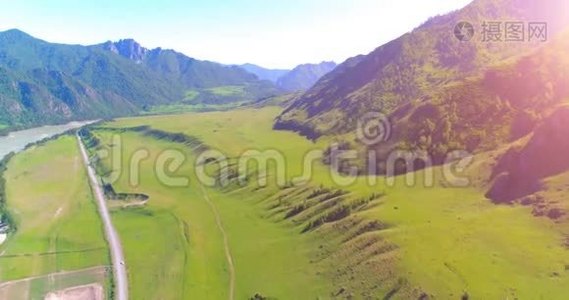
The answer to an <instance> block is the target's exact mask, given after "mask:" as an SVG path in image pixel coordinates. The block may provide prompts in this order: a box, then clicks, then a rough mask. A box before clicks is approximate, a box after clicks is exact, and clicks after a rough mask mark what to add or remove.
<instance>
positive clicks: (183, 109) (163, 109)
mask: <svg viewBox="0 0 569 300" xmlns="http://www.w3.org/2000/svg"><path fill="white" fill-rule="evenodd" d="M245 103H246V102H240V101H237V102H230V103H223V104H203V103H196V104H187V103H179V104H165V105H156V106H152V107H150V109H148V110H144V111H142V112H141V114H142V115H167V114H182V113H189V112H207V111H223V110H229V109H235V108H237V107H239V106H241V105H243V104H245Z"/></svg>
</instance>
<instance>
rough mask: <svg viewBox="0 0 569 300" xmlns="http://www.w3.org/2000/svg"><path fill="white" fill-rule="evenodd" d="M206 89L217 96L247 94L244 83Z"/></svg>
mask: <svg viewBox="0 0 569 300" xmlns="http://www.w3.org/2000/svg"><path fill="white" fill-rule="evenodd" d="M206 91H208V92H210V93H212V94H213V95H216V96H243V95H245V86H242V85H226V86H219V87H214V88H209V89H206Z"/></svg>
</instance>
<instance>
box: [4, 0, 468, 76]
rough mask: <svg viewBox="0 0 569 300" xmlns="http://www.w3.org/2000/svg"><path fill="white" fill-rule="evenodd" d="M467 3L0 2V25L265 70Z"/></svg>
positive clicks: (358, 44) (372, 42) (342, 51)
mask: <svg viewBox="0 0 569 300" xmlns="http://www.w3.org/2000/svg"><path fill="white" fill-rule="evenodd" d="M468 2H470V0H279V1H275V0H205V1H204V0H201V1H195V0H185V1H183V0H160V1H150V0H136V1H135V0H114V1H112V0H17V1H16V0H0V3H1V9H0V30H6V29H11V28H18V29H21V30H23V31H26V32H28V33H30V34H32V35H34V36H36V37H39V38H42V39H44V40H47V41H50V42H59V43H71V44H96V43H101V42H104V41H107V40H118V39H121V38H134V39H135V40H137V41H138V42H140V43H141V44H143V45H144V46H146V47H148V48H154V47H163V48H171V49H175V50H177V51H180V52H183V53H185V54H186V55H189V56H192V57H195V58H199V59H207V60H212V61H218V62H221V63H226V64H240V63H245V62H250V63H255V64H259V65H261V66H265V67H271V68H291V67H294V66H295V65H297V64H301V63H308V62H320V61H323V60H334V61H336V62H342V61H343V60H345V59H346V58H349V57H352V56H355V55H358V54H365V53H368V52H370V51H372V50H373V49H374V48H376V47H378V46H380V45H381V44H383V43H385V42H387V41H389V40H391V39H394V38H396V37H398V36H400V35H401V34H403V33H405V32H407V31H410V30H412V29H413V28H414V27H416V26H418V25H420V24H421V23H423V22H424V21H426V20H427V19H428V18H429V17H430V16H434V15H437V14H443V13H446V12H449V11H452V10H455V9H459V8H462V7H463V6H465V5H466V4H468Z"/></svg>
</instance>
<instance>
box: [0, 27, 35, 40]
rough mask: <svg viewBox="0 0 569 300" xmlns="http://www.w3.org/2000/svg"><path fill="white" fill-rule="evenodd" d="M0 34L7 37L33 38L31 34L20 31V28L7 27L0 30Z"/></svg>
mask: <svg viewBox="0 0 569 300" xmlns="http://www.w3.org/2000/svg"><path fill="white" fill-rule="evenodd" d="M0 35H1V36H3V37H5V38H9V39H35V38H34V37H32V36H31V35H29V34H27V33H25V32H23V31H21V30H20V29H17V28H14V29H8V30H6V31H2V32H0Z"/></svg>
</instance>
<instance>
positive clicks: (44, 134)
mask: <svg viewBox="0 0 569 300" xmlns="http://www.w3.org/2000/svg"><path fill="white" fill-rule="evenodd" d="M94 122H96V121H83V122H70V123H67V124H63V125H48V126H42V127H35V128H30V129H25V130H19V131H12V132H8V133H7V134H6V135H4V136H1V135H0V160H1V159H3V158H4V156H6V155H7V154H8V153H10V152H19V151H22V150H24V149H25V147H26V146H27V145H29V144H31V143H35V142H38V141H41V140H43V139H46V138H50V137H53V136H55V135H58V134H61V133H64V132H66V131H68V130H72V129H76V128H80V127H83V126H85V125H89V124H92V123H94Z"/></svg>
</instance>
